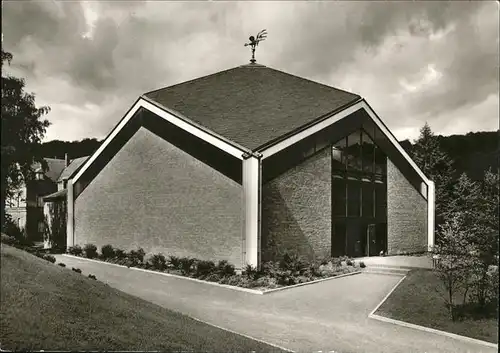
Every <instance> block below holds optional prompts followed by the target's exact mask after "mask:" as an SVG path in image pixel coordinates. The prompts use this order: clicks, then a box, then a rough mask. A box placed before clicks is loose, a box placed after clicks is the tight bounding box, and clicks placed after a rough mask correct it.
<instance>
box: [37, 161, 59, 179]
mask: <svg viewBox="0 0 500 353" xmlns="http://www.w3.org/2000/svg"><path fill="white" fill-rule="evenodd" d="M44 160H45V161H46V162H47V170H45V176H46V177H47V178H48V179H50V180H52V181H54V182H56V181H57V178H58V177H59V175H60V174H61V172H62V171H63V169H64V167H65V165H66V164H65V163H66V162H65V160H64V159H57V158H44ZM40 168H41V164H40V163H38V162H36V163H34V164H33V170H37V169H40Z"/></svg>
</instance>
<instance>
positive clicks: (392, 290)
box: [368, 276, 406, 317]
mask: <svg viewBox="0 0 500 353" xmlns="http://www.w3.org/2000/svg"><path fill="white" fill-rule="evenodd" d="M405 278H406V276H403V278H401V279H400V280H399V281H398V283H396V285H395V286H394V287H392V289H391V290H390V292H389V293H387V295H386V296H385V297H384V299H382V300H381V301H380V303H378V305H377V306H376V307H375V309H373V310H372V311H371V312H370V313H369V314H368V317H371V316H372V315H374V314H375V312H376V311H377V310H378V308H380V307H381V306H382V304H384V302H385V301H386V300H387V298H389V296H390V295H391V294H392V292H394V291H395V290H396V288H398V286H399V285H400V284H401V282H403V280H404V279H405Z"/></svg>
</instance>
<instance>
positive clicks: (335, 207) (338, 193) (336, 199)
mask: <svg viewBox="0 0 500 353" xmlns="http://www.w3.org/2000/svg"><path fill="white" fill-rule="evenodd" d="M332 196H333V197H332V202H333V204H332V212H333V215H334V216H340V217H345V216H346V185H345V180H344V179H343V178H341V177H336V176H334V177H333V179H332Z"/></svg>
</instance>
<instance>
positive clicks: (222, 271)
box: [217, 260, 236, 277]
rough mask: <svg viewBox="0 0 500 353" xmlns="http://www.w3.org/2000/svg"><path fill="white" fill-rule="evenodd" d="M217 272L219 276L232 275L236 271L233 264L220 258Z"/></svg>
mask: <svg viewBox="0 0 500 353" xmlns="http://www.w3.org/2000/svg"><path fill="white" fill-rule="evenodd" d="M217 272H218V273H219V275H220V276H222V277H223V276H232V275H234V274H235V273H236V271H235V269H234V265H232V264H230V263H229V262H228V261H226V260H220V261H219V263H218V264H217Z"/></svg>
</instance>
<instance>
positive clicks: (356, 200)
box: [347, 179, 361, 217]
mask: <svg viewBox="0 0 500 353" xmlns="http://www.w3.org/2000/svg"><path fill="white" fill-rule="evenodd" d="M360 208H361V185H360V182H359V181H358V180H351V179H348V180H347V216H348V217H359V216H360Z"/></svg>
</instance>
